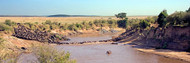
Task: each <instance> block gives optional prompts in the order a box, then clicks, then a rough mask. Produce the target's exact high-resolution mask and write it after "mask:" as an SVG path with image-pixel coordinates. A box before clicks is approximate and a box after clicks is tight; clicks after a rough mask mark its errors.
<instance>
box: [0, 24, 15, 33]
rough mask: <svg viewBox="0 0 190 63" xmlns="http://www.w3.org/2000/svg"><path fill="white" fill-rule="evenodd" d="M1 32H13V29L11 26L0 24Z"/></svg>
mask: <svg viewBox="0 0 190 63" xmlns="http://www.w3.org/2000/svg"><path fill="white" fill-rule="evenodd" d="M0 31H13V28H12V27H11V26H8V25H5V24H3V23H0Z"/></svg>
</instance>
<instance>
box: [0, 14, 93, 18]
mask: <svg viewBox="0 0 190 63" xmlns="http://www.w3.org/2000/svg"><path fill="white" fill-rule="evenodd" d="M94 16H96V15H66V14H56V15H49V16H48V15H46V16H38V15H0V17H94Z"/></svg>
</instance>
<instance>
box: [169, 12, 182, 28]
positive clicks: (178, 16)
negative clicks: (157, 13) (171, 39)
mask: <svg viewBox="0 0 190 63" xmlns="http://www.w3.org/2000/svg"><path fill="white" fill-rule="evenodd" d="M185 15H186V12H182V11H181V12H175V13H173V14H171V15H169V16H168V17H167V21H168V22H169V23H170V25H181V24H184V17H185Z"/></svg>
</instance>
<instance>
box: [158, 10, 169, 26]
mask: <svg viewBox="0 0 190 63" xmlns="http://www.w3.org/2000/svg"><path fill="white" fill-rule="evenodd" d="M167 16H168V14H167V10H163V11H162V12H161V13H160V14H159V15H158V19H157V22H158V24H159V27H162V26H165V25H166V23H167V20H166V17H167Z"/></svg>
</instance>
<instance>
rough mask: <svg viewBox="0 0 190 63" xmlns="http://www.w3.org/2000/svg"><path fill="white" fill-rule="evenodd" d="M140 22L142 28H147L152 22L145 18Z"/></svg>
mask: <svg viewBox="0 0 190 63" xmlns="http://www.w3.org/2000/svg"><path fill="white" fill-rule="evenodd" d="M139 24H140V27H141V28H147V27H149V26H150V24H149V23H148V22H147V21H145V20H142V21H141V22H140V23H139Z"/></svg>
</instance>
